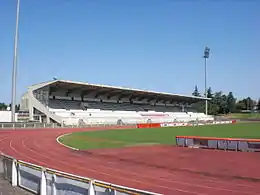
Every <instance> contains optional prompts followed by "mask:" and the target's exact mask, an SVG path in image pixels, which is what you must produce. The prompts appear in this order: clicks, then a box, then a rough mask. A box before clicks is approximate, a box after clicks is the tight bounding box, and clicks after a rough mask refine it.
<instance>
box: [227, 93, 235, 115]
mask: <svg viewBox="0 0 260 195" xmlns="http://www.w3.org/2000/svg"><path fill="white" fill-rule="evenodd" d="M227 107H228V112H229V113H234V112H235V111H236V99H235V98H234V95H233V93H232V92H229V93H228V95H227Z"/></svg>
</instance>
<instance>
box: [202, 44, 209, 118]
mask: <svg viewBox="0 0 260 195" xmlns="http://www.w3.org/2000/svg"><path fill="white" fill-rule="evenodd" d="M209 53H210V48H209V47H205V49H204V56H203V58H204V60H205V64H204V65H205V67H204V68H205V69H204V71H205V98H207V96H208V94H207V59H208V58H209ZM205 114H206V115H208V100H207V99H205Z"/></svg>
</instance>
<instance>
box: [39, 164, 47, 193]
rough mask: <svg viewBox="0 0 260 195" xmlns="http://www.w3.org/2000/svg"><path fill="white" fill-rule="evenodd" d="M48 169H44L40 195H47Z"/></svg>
mask: <svg viewBox="0 0 260 195" xmlns="http://www.w3.org/2000/svg"><path fill="white" fill-rule="evenodd" d="M45 171H46V169H44V168H43V169H42V175H41V186H40V195H47V182H46V175H45Z"/></svg>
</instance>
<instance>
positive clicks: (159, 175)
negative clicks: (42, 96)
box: [0, 129, 260, 195]
mask: <svg viewBox="0 0 260 195" xmlns="http://www.w3.org/2000/svg"><path fill="white" fill-rule="evenodd" d="M92 130H93V129H92ZM96 130H98V129H96ZM72 131H82V129H77V130H75V129H74V130H72V129H49V130H15V131H14V130H13V131H3V130H2V131H0V150H1V151H2V152H3V153H5V154H8V155H10V156H13V157H15V158H17V159H20V160H24V161H28V162H31V163H35V164H38V165H41V166H45V167H49V168H53V169H57V170H61V171H65V172H69V173H74V174H77V175H81V176H86V177H89V178H94V179H98V180H103V181H107V182H111V183H115V184H119V185H124V186H129V187H133V188H139V189H144V190H149V191H154V192H158V193H163V194H167V195H174V194H178V195H179V194H180V195H189V194H195V195H205V194H209V195H220V194H221V195H229V194H238V195H250V194H251V195H253V194H254V195H259V194H260V169H259V166H260V154H259V153H242V152H225V151H217V150H215V151H213V150H202V149H190V148H177V147H173V146H138V147H131V148H123V149H104V150H92V151H72V150H70V149H68V148H65V147H63V146H61V145H59V144H58V143H57V142H56V137H58V136H59V135H62V134H64V133H69V132H72ZM84 131H86V129H85V130H84ZM133 131H134V129H133ZM253 178H254V179H253Z"/></svg>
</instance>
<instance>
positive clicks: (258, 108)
mask: <svg viewBox="0 0 260 195" xmlns="http://www.w3.org/2000/svg"><path fill="white" fill-rule="evenodd" d="M257 110H258V112H259V111H260V98H259V99H258V102H257Z"/></svg>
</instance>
